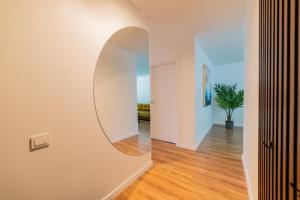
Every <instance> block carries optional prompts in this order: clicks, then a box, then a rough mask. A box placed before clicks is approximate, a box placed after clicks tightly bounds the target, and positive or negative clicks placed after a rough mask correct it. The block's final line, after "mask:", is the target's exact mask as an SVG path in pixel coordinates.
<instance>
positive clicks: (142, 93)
mask: <svg viewBox="0 0 300 200" xmlns="http://www.w3.org/2000/svg"><path fill="white" fill-rule="evenodd" d="M136 80H137V102H138V103H150V101H151V99H150V75H143V76H137V77H136Z"/></svg>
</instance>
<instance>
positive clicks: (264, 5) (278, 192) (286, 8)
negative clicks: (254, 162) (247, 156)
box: [259, 0, 300, 200]
mask: <svg viewBox="0 0 300 200" xmlns="http://www.w3.org/2000/svg"><path fill="white" fill-rule="evenodd" d="M299 32H300V31H299V0H260V33H259V34H260V40H259V42H260V52H259V55H260V71H259V73H260V75H259V85H260V86H259V90H260V91H259V199H261V200H272V199H280V200H285V199H286V200H287V199H294V200H296V199H297V198H298V199H299V200H300V191H299V190H298V189H300V179H299V178H300V171H299V170H300V158H299V156H300V144H299V143H300V137H299V124H300V121H299V117H298V115H299V106H298V104H299V97H298V96H299V94H300V91H299V84H300V83H299V79H298V77H299V70H298V67H299V61H298V58H299Z"/></svg>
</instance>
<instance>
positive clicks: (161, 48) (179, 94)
mask: <svg viewBox="0 0 300 200" xmlns="http://www.w3.org/2000/svg"><path fill="white" fill-rule="evenodd" d="M150 50H151V60H150V62H151V66H160V65H165V64H170V63H176V85H175V86H174V87H176V105H177V109H176V113H177V116H178V124H170V126H175V129H177V130H178V131H177V132H178V136H177V138H178V139H177V143H176V145H177V146H180V147H183V148H187V149H194V148H195V130H196V129H195V115H196V114H195V79H194V73H195V42H194V38H193V37H184V38H178V39H177V40H170V41H164V42H161V41H157V40H155V39H153V38H151V35H150ZM153 100H154V101H155V99H153ZM173 128H174V127H172V128H171V129H173Z"/></svg>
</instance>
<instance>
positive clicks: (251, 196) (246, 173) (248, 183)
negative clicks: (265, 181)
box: [242, 154, 254, 200]
mask: <svg viewBox="0 0 300 200" xmlns="http://www.w3.org/2000/svg"><path fill="white" fill-rule="evenodd" d="M242 163H243V168H244V173H245V178H246V184H247V190H248V198H249V200H254V198H253V196H254V195H253V194H252V189H251V184H250V179H249V173H248V168H247V165H246V163H245V159H244V154H243V155H242Z"/></svg>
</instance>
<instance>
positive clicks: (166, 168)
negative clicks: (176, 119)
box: [115, 126, 248, 200]
mask: <svg viewBox="0 0 300 200" xmlns="http://www.w3.org/2000/svg"><path fill="white" fill-rule="evenodd" d="M242 132H243V130H242V129H241V128H236V129H234V130H226V129H225V128H223V127H221V126H213V128H212V129H211V130H210V132H209V133H208V135H207V136H206V137H205V138H204V140H203V142H202V143H201V145H200V146H199V149H198V150H197V151H195V152H194V151H189V150H185V149H182V148H177V147H176V146H175V145H174V144H171V143H166V142H162V141H158V140H153V141H152V158H153V161H154V166H153V167H152V168H151V169H150V170H149V171H148V172H147V173H145V174H144V175H143V176H142V177H140V178H139V179H138V180H137V181H135V182H134V183H133V184H132V185H131V186H129V187H128V188H127V189H126V190H125V191H123V193H121V194H120V195H119V196H118V197H116V198H115V199H116V200H127V199H130V200H144V199H145V200H148V199H153V200H160V199H162V200H173V199H184V200H185V199H186V200H246V199H248V197H247V189H246V182H245V177H244V172H243V166H242V162H241V153H242V141H243V133H242Z"/></svg>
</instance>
